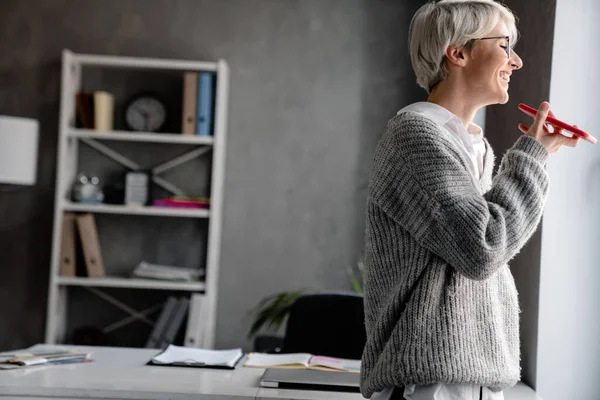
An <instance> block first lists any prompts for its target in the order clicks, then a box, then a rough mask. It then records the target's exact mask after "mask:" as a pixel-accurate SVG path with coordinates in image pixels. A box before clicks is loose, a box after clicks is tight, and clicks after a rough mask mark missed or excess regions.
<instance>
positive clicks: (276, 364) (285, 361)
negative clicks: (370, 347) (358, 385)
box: [244, 353, 360, 373]
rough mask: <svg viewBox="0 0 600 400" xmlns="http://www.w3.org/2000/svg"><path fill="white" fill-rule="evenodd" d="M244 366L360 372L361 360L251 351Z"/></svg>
mask: <svg viewBox="0 0 600 400" xmlns="http://www.w3.org/2000/svg"><path fill="white" fill-rule="evenodd" d="M244 366H245V367H255V368H304V369H316V370H323V371H344V372H357V373H358V372H360V360H348V359H344V358H334V357H324V356H316V355H312V354H308V353H289V354H264V353H250V354H249V355H248V359H247V360H246V363H245V364H244Z"/></svg>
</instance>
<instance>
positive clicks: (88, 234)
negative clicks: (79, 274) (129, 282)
mask: <svg viewBox="0 0 600 400" xmlns="http://www.w3.org/2000/svg"><path fill="white" fill-rule="evenodd" d="M77 227H78V228H79V236H80V237H81V247H82V248H83V255H84V258H85V266H86V269H87V273H88V276H89V277H90V278H98V277H103V276H104V263H103V262H102V252H101V251H100V242H99V241H98V232H97V230H96V219H95V218H94V216H93V215H92V214H85V215H79V216H77Z"/></svg>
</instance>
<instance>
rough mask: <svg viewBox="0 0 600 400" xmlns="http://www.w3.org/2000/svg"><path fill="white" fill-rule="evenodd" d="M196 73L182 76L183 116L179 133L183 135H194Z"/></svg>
mask: <svg viewBox="0 0 600 400" xmlns="http://www.w3.org/2000/svg"><path fill="white" fill-rule="evenodd" d="M197 91H198V73H197V72H186V73H184V74H183V115H182V117H181V132H182V133H183V134H184V135H194V134H195V133H196V111H197V110H196V109H197V105H196V101H197V98H198V95H197Z"/></svg>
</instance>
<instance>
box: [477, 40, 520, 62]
mask: <svg viewBox="0 0 600 400" xmlns="http://www.w3.org/2000/svg"><path fill="white" fill-rule="evenodd" d="M489 39H506V42H507V45H506V55H507V57H508V58H509V59H510V52H511V50H512V48H511V47H510V36H493V37H484V38H477V39H473V40H489Z"/></svg>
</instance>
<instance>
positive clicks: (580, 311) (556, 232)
mask: <svg viewBox="0 0 600 400" xmlns="http://www.w3.org/2000/svg"><path fill="white" fill-rule="evenodd" d="M535 17H536V18H543V17H542V16H535ZM599 18H600V1H598V0H557V6H556V25H555V32H554V49H553V56H552V78H551V84H550V104H551V108H552V110H553V111H554V112H555V113H556V114H557V116H558V117H559V118H561V119H564V120H566V121H568V122H571V123H575V124H578V125H579V126H580V127H581V128H582V129H583V130H585V131H587V132H590V133H591V134H592V135H595V136H596V137H599V138H600V79H599V77H598V74H599V73H600V27H599V24H598V20H599ZM539 40H544V38H539ZM548 172H549V174H550V179H551V183H550V194H549V197H548V202H547V204H546V209H545V213H544V219H543V229H542V254H541V271H540V298H539V301H540V304H539V329H538V335H539V338H538V351H537V373H536V390H537V392H538V394H539V395H540V396H542V397H543V398H544V400H559V399H560V400H563V399H577V400H595V399H600V388H599V387H598V377H600V145H592V144H590V143H588V142H581V143H580V144H579V146H578V147H577V148H575V149H571V148H563V149H561V150H560V151H559V152H558V153H556V154H554V155H552V156H551V157H550V160H549V161H548Z"/></svg>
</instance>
